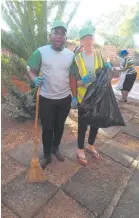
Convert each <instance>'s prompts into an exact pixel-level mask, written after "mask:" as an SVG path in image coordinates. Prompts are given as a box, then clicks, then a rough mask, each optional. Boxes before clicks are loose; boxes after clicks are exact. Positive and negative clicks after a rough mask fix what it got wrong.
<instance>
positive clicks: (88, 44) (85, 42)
mask: <svg viewBox="0 0 139 218" xmlns="http://www.w3.org/2000/svg"><path fill="white" fill-rule="evenodd" d="M80 43H81V45H82V46H83V47H84V49H85V50H88V49H90V48H92V46H93V36H91V35H87V36H85V37H83V38H82V39H81V42H80Z"/></svg>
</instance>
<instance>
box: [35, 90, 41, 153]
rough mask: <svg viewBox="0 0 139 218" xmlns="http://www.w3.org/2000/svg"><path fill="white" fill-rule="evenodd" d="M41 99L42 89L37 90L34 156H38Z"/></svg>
mask: <svg viewBox="0 0 139 218" xmlns="http://www.w3.org/2000/svg"><path fill="white" fill-rule="evenodd" d="M39 97H40V87H39V88H38V89H37V94H36V113H35V123H34V133H35V136H34V156H36V155H37V145H38V141H39V128H38V116H39Z"/></svg>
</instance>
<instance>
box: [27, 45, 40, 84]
mask: <svg viewBox="0 0 139 218" xmlns="http://www.w3.org/2000/svg"><path fill="white" fill-rule="evenodd" d="M27 65H28V67H27V70H28V75H29V77H30V80H31V81H32V82H34V80H35V78H36V77H37V76H38V74H39V71H40V67H41V54H40V52H39V50H38V49H36V50H35V51H34V53H33V54H32V55H31V57H30V58H29V59H28V61H27Z"/></svg>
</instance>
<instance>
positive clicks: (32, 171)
mask: <svg viewBox="0 0 139 218" xmlns="http://www.w3.org/2000/svg"><path fill="white" fill-rule="evenodd" d="M39 95H40V87H39V88H38V90H37V95H36V115H35V125H34V130H35V131H34V133H35V136H34V154H33V158H32V160H31V163H30V168H29V170H28V173H27V175H26V178H25V180H26V182H28V183H33V182H43V181H45V180H46V175H45V173H44V171H43V170H42V168H41V166H40V163H39V158H38V157H37V145H38V138H39V128H38V114H39Z"/></svg>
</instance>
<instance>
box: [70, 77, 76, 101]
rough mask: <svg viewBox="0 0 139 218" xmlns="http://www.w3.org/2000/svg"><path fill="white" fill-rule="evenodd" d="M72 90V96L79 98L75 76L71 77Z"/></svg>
mask: <svg viewBox="0 0 139 218" xmlns="http://www.w3.org/2000/svg"><path fill="white" fill-rule="evenodd" d="M70 88H71V92H72V96H73V97H76V96H77V82H76V79H75V76H74V75H71V76H70Z"/></svg>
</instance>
